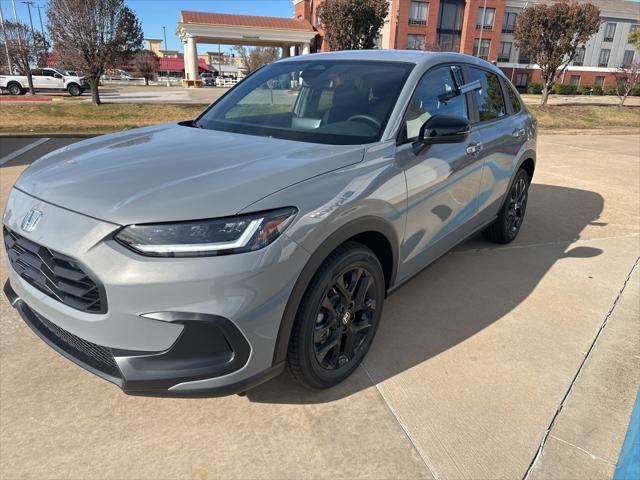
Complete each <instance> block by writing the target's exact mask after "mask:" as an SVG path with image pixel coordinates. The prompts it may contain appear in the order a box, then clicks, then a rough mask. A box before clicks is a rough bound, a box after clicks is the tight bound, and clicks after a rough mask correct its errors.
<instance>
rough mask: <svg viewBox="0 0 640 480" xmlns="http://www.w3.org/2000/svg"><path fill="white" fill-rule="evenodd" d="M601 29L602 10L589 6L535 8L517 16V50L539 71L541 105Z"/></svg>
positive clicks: (539, 5)
mask: <svg viewBox="0 0 640 480" xmlns="http://www.w3.org/2000/svg"><path fill="white" fill-rule="evenodd" d="M599 28H600V9H598V7H596V6H595V5H592V4H590V3H577V2H571V3H569V2H558V3H553V4H536V5H532V6H530V7H527V8H525V9H524V10H523V11H522V13H521V14H520V15H519V16H518V20H517V22H516V29H515V32H514V37H515V41H516V46H517V47H518V48H519V49H520V51H521V52H524V53H525V54H526V55H527V57H528V58H529V59H531V61H532V62H533V63H536V64H537V65H538V66H539V67H540V76H541V77H542V85H543V87H542V99H541V100H540V104H541V105H546V103H547V98H548V97H549V93H550V92H551V89H552V88H553V86H554V84H555V82H556V79H557V77H558V74H560V73H562V72H564V70H566V68H567V66H568V65H569V63H570V62H571V61H572V60H573V58H574V57H575V55H576V52H577V50H578V48H579V47H582V46H584V44H585V43H586V42H587V41H588V40H589V38H591V36H592V35H593V34H595V33H596V32H597V31H598V29H599Z"/></svg>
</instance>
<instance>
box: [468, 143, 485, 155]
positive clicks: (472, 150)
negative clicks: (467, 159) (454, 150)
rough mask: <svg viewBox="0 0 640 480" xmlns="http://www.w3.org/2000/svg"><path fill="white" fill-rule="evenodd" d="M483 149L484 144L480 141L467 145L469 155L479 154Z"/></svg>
mask: <svg viewBox="0 0 640 480" xmlns="http://www.w3.org/2000/svg"><path fill="white" fill-rule="evenodd" d="M480 150H482V145H481V144H480V143H472V144H471V145H469V146H468V147H467V155H471V156H474V155H477V154H478V153H480Z"/></svg>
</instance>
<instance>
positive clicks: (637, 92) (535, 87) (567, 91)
mask: <svg viewBox="0 0 640 480" xmlns="http://www.w3.org/2000/svg"><path fill="white" fill-rule="evenodd" d="M527 93H534V94H537V95H539V94H541V93H542V84H541V83H535V82H532V83H530V84H529V86H528V87H527ZM551 93H556V94H558V95H616V86H615V85H606V86H605V87H604V88H603V87H601V86H600V85H580V86H577V85H566V84H563V83H557V84H555V85H554V86H553V90H552V91H551ZM630 95H634V96H640V86H638V87H636V88H634V89H633V90H631V93H630Z"/></svg>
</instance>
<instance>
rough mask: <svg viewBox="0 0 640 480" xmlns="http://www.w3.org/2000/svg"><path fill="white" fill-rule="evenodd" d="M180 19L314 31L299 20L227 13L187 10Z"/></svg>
mask: <svg viewBox="0 0 640 480" xmlns="http://www.w3.org/2000/svg"><path fill="white" fill-rule="evenodd" d="M180 18H181V21H182V22H183V23H199V24H204V25H226V26H232V27H253V28H275V29H279V30H302V31H308V32H313V31H314V30H313V27H312V26H311V24H310V23H309V22H308V21H307V20H299V19H297V18H283V17H257V16H252V15H230V14H227V13H206V12H188V11H185V10H183V11H182V12H181V13H180Z"/></svg>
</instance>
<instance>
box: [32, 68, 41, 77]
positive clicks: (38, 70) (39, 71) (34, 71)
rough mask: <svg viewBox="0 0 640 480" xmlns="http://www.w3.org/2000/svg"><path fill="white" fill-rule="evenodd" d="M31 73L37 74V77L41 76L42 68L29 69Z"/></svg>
mask: <svg viewBox="0 0 640 480" xmlns="http://www.w3.org/2000/svg"><path fill="white" fill-rule="evenodd" d="M31 75H33V76H37V77H41V76H42V70H40V69H39V68H36V69H34V70H31Z"/></svg>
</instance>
